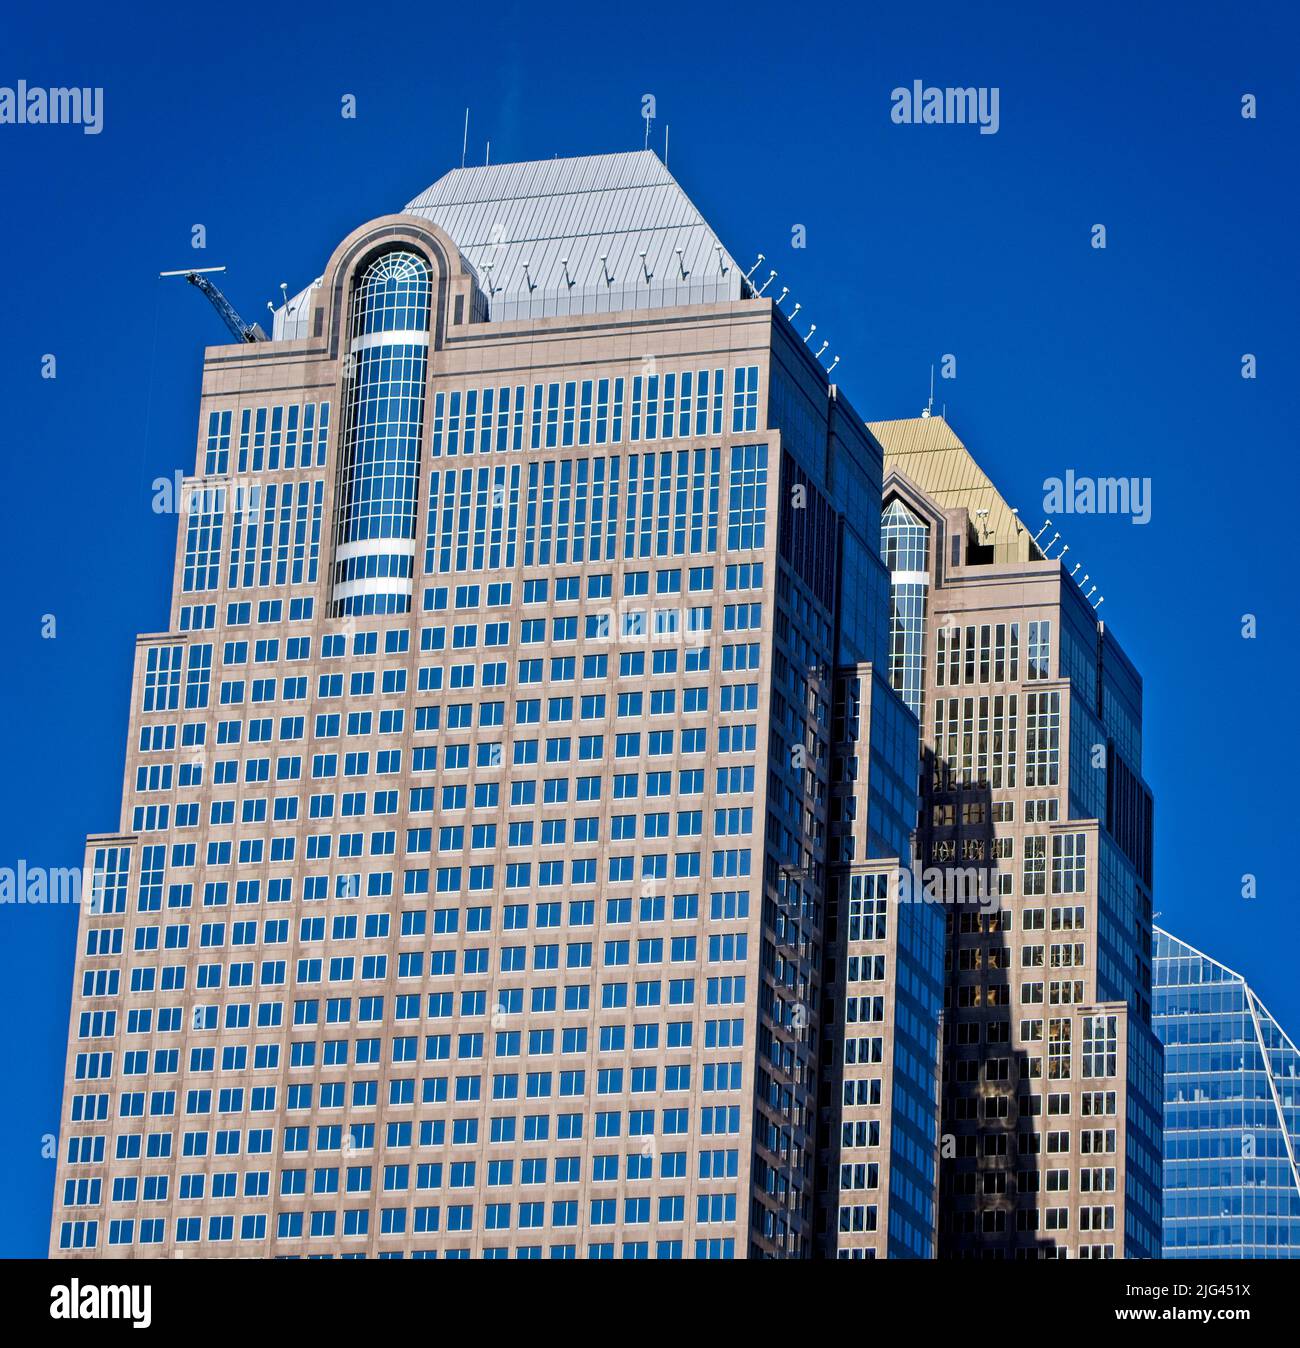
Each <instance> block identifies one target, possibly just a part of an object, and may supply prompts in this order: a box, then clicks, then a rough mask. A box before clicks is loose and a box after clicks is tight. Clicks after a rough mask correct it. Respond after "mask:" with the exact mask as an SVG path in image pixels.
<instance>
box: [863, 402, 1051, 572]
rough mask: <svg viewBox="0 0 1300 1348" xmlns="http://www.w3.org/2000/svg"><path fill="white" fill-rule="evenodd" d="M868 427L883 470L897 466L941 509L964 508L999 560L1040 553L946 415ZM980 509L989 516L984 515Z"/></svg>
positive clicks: (1033, 555) (1025, 558) (909, 418)
mask: <svg viewBox="0 0 1300 1348" xmlns="http://www.w3.org/2000/svg"><path fill="white" fill-rule="evenodd" d="M867 429H868V430H869V431H870V432H871V433H872V435H874V436H875V437H876V439H877V440H879V441H880V444H881V447H882V448H883V449H884V451H885V472H886V473H888V472H889V470H890V469H891V468H897V469H898V471H899V472H900V473H902V474H903V475H904V476H905V477H907V478H909V479H910V480H911V481H912V482H914V483H915V484H916V486H918V487H919V488H920V489H921V490H922V491H923V492H924V493H925V494H926V495H927V496H928V497H930V499H931V500H932V501H933V502H934V503H935V505H937V506H938V507H939V508H940V509H941V510H956V509H958V508H960V507H962V506H964V507H965V508H966V509H967V510H968V511H969V512H970V518H971V524H972V525H973V526H974V527H975V528H976V530H977V531H978V533H979V535H980V541H981V542H983V543H987V544H989V545H991V546H992V547H993V550H994V558H995V560H997V561H1020V562H1025V561H1029V560H1031V559H1036V558H1037V557H1039V556H1040V554H1039V552H1038V549H1037V548H1036V547H1034V545H1033V543H1032V541H1031V536H1030V535H1029V534H1028V533H1027V532H1026V530H1025V527H1024V524H1023V523H1021V522H1020V521H1019V520H1018V518H1017V516H1016V515H1015V514H1013V513H1012V510H1011V507H1010V506H1009V505H1008V504H1007V503H1006V501H1005V499H1004V498H1003V496H1002V494H1001V492H999V491H998V489H997V488H996V487H995V486H994V485H993V483H992V482H990V481H989V479H988V477H987V476H986V475H985V473H984V470H983V469H982V468H981V467H980V466H979V464H977V463H976V462H975V460H974V459H973V458H972V457H971V454H970V451H969V450H968V449H967V448H966V446H965V445H963V444H962V442H961V441H960V440H959V439H958V438H957V436H956V434H955V432H954V431H953V429H952V427H951V426H949V425H948V423H947V422H946V421H945V420H944V419H943V417H940V416H928V417H906V418H904V419H902V420H899V421H869V422H868V423H867ZM981 510H987V511H988V514H987V515H986V516H982V517H981V516H980V515H979V513H978V512H979V511H981Z"/></svg>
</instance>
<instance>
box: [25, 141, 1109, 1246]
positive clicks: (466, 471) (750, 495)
mask: <svg viewBox="0 0 1300 1348" xmlns="http://www.w3.org/2000/svg"><path fill="white" fill-rule="evenodd" d="M882 472H883V462H882V451H881V448H880V445H879V444H878V443H877V441H876V440H875V439H874V438H873V436H872V435H871V434H870V433H869V432H868V431H867V430H866V429H864V426H863V423H862V421H861V419H860V417H859V416H858V415H857V414H856V413H855V412H854V411H853V409H852V407H851V406H850V405H849V403H848V402H847V400H846V399H845V397H844V395H843V393H842V391H841V390H840V389H839V388H838V387H836V386H834V385H830V384H829V383H828V380H827V377H826V373H825V371H824V370H823V368H822V367H821V366H820V365H819V364H818V362H817V361H816V360H815V359H814V357H813V355H812V353H811V352H810V351H809V349H808V348H807V346H806V345H805V344H804V343H803V341H802V340H801V339H800V337H799V335H798V334H797V333H796V332H795V331H794V329H793V328H792V327H791V325H790V323H789V321H788V320H787V318H786V317H785V316H784V315H783V314H781V313H780V311H779V309H778V308H777V307H776V306H775V305H774V304H773V302H772V300H771V299H770V298H764V297H762V296H760V295H758V294H756V293H755V291H754V289H753V288H752V287H751V286H750V285H749V284H748V282H747V281H746V280H745V278H744V276H743V274H742V269H741V267H740V266H739V265H738V264H737V263H736V262H735V261H734V259H733V258H732V257H731V255H730V254H729V253H728V252H727V250H726V249H725V248H724V247H723V246H722V244H721V243H720V241H719V240H717V238H716V236H715V235H714V234H713V233H712V231H711V230H710V229H709V228H708V226H707V224H706V223H705V222H704V220H703V219H702V218H701V217H700V215H699V213H698V211H696V210H695V208H694V206H693V205H692V204H691V202H690V201H689V200H688V199H687V198H686V197H685V195H684V194H683V193H682V191H681V189H680V188H679V187H678V185H677V184H676V183H675V181H674V180H673V179H672V178H671V177H670V176H669V174H668V173H667V170H666V169H665V168H664V167H663V166H662V164H660V163H659V161H658V160H657V159H656V158H655V157H654V156H653V155H652V154H649V153H638V154H619V155H604V156H595V157H590V158H584V159H574V160H556V161H545V162H542V163H534V164H511V165H502V166H498V167H493V168H483V169H467V170H458V171H456V172H452V173H449V174H447V175H446V176H445V177H444V178H442V179H441V180H440V181H439V182H438V183H436V184H434V186H433V187H431V188H430V189H429V190H428V191H427V192H426V193H424V194H422V196H420V197H419V198H417V199H416V200H415V201H413V202H412V203H411V204H410V205H409V206H408V208H407V209H406V211H405V212H403V213H401V214H398V215H391V216H384V217H381V218H379V219H375V220H371V221H370V222H369V223H367V224H365V225H362V226H361V227H360V228H358V229H357V230H355V231H354V232H353V233H352V234H350V235H349V236H348V237H347V238H346V239H344V240H343V241H342V242H341V243H340V244H339V246H338V248H337V249H336V250H335V252H334V255H333V256H332V257H331V258H330V260H329V262H328V265H327V266H326V267H325V269H324V271H323V272H322V274H321V276H320V277H318V278H317V280H316V281H315V282H313V283H312V284H311V285H310V286H308V287H307V288H306V289H305V290H304V291H302V292H301V293H300V294H299V295H297V296H295V297H294V299H292V300H290V301H288V302H287V303H286V305H285V306H284V307H283V308H282V309H281V310H280V311H279V312H277V314H276V316H275V322H274V327H273V333H272V340H270V341H264V342H250V343H247V344H243V345H234V346H221V347H212V348H209V349H208V351H207V353H206V358H205V364H204V373H203V385H202V399H201V406H200V419H199V435H198V445H197V459H196V469H195V474H194V476H193V477H191V478H187V479H186V481H185V485H184V492H183V498H184V499H183V513H182V516H181V519H180V527H179V537H178V545H177V554H176V566H175V576H174V583H173V591H172V604H171V611H170V620H169V623H168V627H167V630H166V631H165V632H160V633H155V634H148V635H144V636H141V637H139V638H138V640H137V644H136V657H135V669H134V679H133V697H132V707H131V718H130V727H129V738H128V745H127V761H126V775H125V782H124V800H123V806H122V817H121V821H120V826H119V831H118V832H115V833H112V834H103V835H93V836H92V837H91V838H90V839H89V840H88V843H87V853H86V869H87V873H88V874H89V875H91V876H92V877H93V893H92V895H91V901H90V902H89V903H87V904H86V905H84V906H83V911H82V918H81V925H80V931H79V935H78V951H77V964H76V984H75V996H74V1004H73V1008H72V1020H71V1026H70V1037H69V1049H68V1061H67V1076H66V1085H65V1103H64V1114H63V1119H62V1131H61V1142H60V1160H59V1171H58V1179H57V1188H56V1193H55V1210H54V1216H53V1225H52V1232H51V1250H52V1252H53V1253H55V1254H58V1255H65V1256H74V1255H87V1256H89V1255H105V1254H119V1255H136V1256H171V1255H174V1254H176V1253H179V1252H184V1251H192V1252H193V1253H195V1254H197V1255H201V1256H222V1255H231V1256H254V1257H266V1256H305V1255H309V1254H331V1255H368V1256H379V1257H385V1256H387V1257H393V1256H399V1255H405V1256H421V1257H431V1256H440V1257H441V1256H445V1257H471V1256H473V1257H480V1256H482V1257H519V1258H526V1257H546V1258H569V1257H592V1258H601V1257H633V1258H637V1257H656V1258H676V1257H701V1258H729V1257H744V1256H749V1255H753V1256H759V1257H773V1256H794V1257H800V1256H811V1255H813V1254H814V1253H821V1254H836V1255H839V1254H843V1255H845V1256H846V1257H851V1256H855V1255H856V1256H863V1257H865V1256H876V1255H885V1254H893V1255H900V1256H919V1257H924V1256H927V1255H930V1254H932V1253H933V1252H934V1240H935V1185H936V1149H937V1142H938V1138H937V1125H936V1108H937V1049H938V1037H937V1036H938V1018H939V1011H940V1000H941V995H942V951H943V914H942V912H941V911H940V910H937V909H935V908H932V907H925V906H916V907H914V908H910V909H907V910H906V911H904V910H901V908H900V909H899V911H897V912H895V911H893V908H891V905H890V904H889V902H888V899H889V895H890V893H891V892H893V891H894V889H895V888H896V884H897V873H898V870H899V859H900V858H902V859H904V861H905V860H906V859H907V857H908V856H909V835H910V833H911V831H912V829H913V827H914V824H915V811H916V795H915V764H916V758H917V723H916V720H915V719H914V717H913V715H912V714H911V713H910V712H909V711H908V710H907V708H906V707H905V706H904V705H903V702H902V701H901V700H900V699H899V698H898V697H897V696H896V695H895V693H894V692H893V691H892V689H891V688H890V687H889V684H888V680H887V678H886V676H885V675H886V670H887V667H888V663H889V652H888V620H889V593H890V592H889V577H888V574H887V572H886V570H885V568H884V566H883V564H882V562H881V559H880V555H879V544H880V539H879V506H880V500H881V476H882ZM1044 584H1046V581H1044ZM1026 658H1027V659H1028V658H1029V657H1028V656H1026ZM1095 860H1096V857H1095V853H1092V852H1090V853H1089V858H1088V862H1087V865H1088V866H1089V867H1091V866H1092V865H1093V864H1094V863H1095ZM1089 874H1091V871H1089ZM1087 939H1088V940H1089V941H1091V940H1092V939H1093V934H1092V932H1091V931H1090V932H1089V935H1088V937H1087ZM1123 939H1124V940H1128V939H1129V936H1128V935H1126V936H1125V937H1124V938H1123ZM1116 940H1117V941H1118V940H1120V938H1118V937H1117V938H1116ZM1121 944H1122V942H1121ZM1119 953H1122V954H1124V955H1125V956H1126V955H1127V953H1128V948H1127V946H1126V945H1124V946H1123V950H1122V952H1119ZM900 971H901V972H900ZM1089 976H1090V977H1091V975H1089ZM1116 977H1117V978H1118V977H1119V975H1116ZM1102 991H1104V992H1105V994H1106V997H1107V998H1109V999H1112V1000H1114V999H1116V998H1117V996H1118V992H1119V991H1120V988H1119V985H1118V984H1117V983H1115V982H1114V980H1112V981H1111V982H1108V983H1106V984H1105V986H1104V989H1099V990H1098V991H1096V992H1095V993H1094V991H1093V988H1092V984H1091V982H1090V983H1089V995H1090V997H1092V996H1094V995H1095V996H1096V997H1098V998H1100V997H1101V993H1102ZM1074 1009H1077V1008H1074ZM1113 1024H1114V1026H1115V1027H1116V1028H1115V1031H1114V1034H1113V1035H1112V1036H1111V1039H1110V1040H1108V1041H1107V1043H1108V1044H1109V1047H1110V1049H1111V1051H1112V1052H1114V1051H1118V1052H1119V1053H1120V1054H1121V1055H1123V1054H1124V1052H1125V1045H1126V1044H1127V1043H1129V1042H1130V1040H1129V1039H1128V1038H1126V1033H1127V1032H1126V1025H1127V1017H1126V1016H1125V1014H1124V1010H1123V1008H1122V1007H1120V1006H1118V1005H1116V1007H1115V1008H1114V1010H1113ZM1097 1051H1101V1050H1100V1048H1099V1049H1098V1050H1097ZM1099 1122H1100V1121H1099ZM1106 1124H1107V1126H1110V1127H1116V1126H1117V1127H1120V1128H1121V1129H1122V1127H1123V1120H1122V1119H1121V1120H1120V1121H1119V1123H1118V1124H1116V1122H1115V1121H1114V1120H1111V1119H1108V1120H1106ZM819 1138H820V1140H821V1143H822V1148H823V1149H822V1152H821V1154H820V1156H815V1148H816V1145H817V1142H818V1139H819ZM1129 1170H1130V1172H1131V1171H1132V1166H1131V1165H1130V1167H1129ZM1112 1238H1113V1237H1109V1236H1108V1237H1107V1239H1112Z"/></svg>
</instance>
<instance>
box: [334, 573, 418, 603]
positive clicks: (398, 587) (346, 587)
mask: <svg viewBox="0 0 1300 1348" xmlns="http://www.w3.org/2000/svg"><path fill="white" fill-rule="evenodd" d="M414 590H415V582H414V580H413V579H412V578H411V577H410V576H365V577H363V578H362V579H361V580H345V581H342V582H341V583H340V584H338V585H336V586H335V587H334V598H335V599H336V600H338V599H351V598H352V597H353V595H358V594H407V595H409V594H413V593H414Z"/></svg>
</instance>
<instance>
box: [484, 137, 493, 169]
mask: <svg viewBox="0 0 1300 1348" xmlns="http://www.w3.org/2000/svg"><path fill="white" fill-rule="evenodd" d="M491 162H492V142H491V141H488V143H487V149H486V150H485V151H484V152H483V167H484V168H487V166H488V165H489V164H490V163H491Z"/></svg>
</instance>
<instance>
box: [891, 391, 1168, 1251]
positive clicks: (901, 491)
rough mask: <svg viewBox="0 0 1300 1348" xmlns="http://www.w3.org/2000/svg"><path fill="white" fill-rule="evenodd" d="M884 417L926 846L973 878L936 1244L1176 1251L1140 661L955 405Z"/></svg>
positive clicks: (898, 661) (954, 930)
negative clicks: (999, 476)
mask: <svg viewBox="0 0 1300 1348" xmlns="http://www.w3.org/2000/svg"><path fill="white" fill-rule="evenodd" d="M870 430H871V431H872V433H873V435H874V436H875V437H876V438H877V439H878V440H879V441H880V443H881V444H882V445H883V446H884V449H885V468H886V472H885V480H884V530H883V538H882V552H883V555H884V558H885V560H886V563H887V564H888V566H889V568H890V571H891V575H892V581H893V625H892V633H891V650H890V675H891V679H892V681H893V685H894V687H895V688H897V689H898V690H899V691H900V693H901V694H902V695H903V697H904V699H905V700H906V702H907V704H908V706H909V707H910V708H911V710H912V711H913V712H914V713H915V714H916V716H917V717H918V719H919V720H920V722H921V726H922V741H923V755H922V771H921V814H920V820H919V826H918V830H917V839H916V843H917V852H918V861H919V864H920V865H921V866H922V867H923V868H927V869H928V868H934V869H935V870H936V871H937V872H938V874H939V876H940V880H939V881H936V882H935V887H936V888H937V886H938V884H942V885H943V886H944V888H945V891H946V894H947V896H948V897H949V898H951V899H955V900H957V901H956V902H950V903H949V904H947V905H946V907H947V921H948V939H947V983H946V989H945V995H944V1030H943V1066H942V1078H943V1109H942V1134H943V1148H942V1153H941V1162H940V1198H939V1203H940V1217H939V1238H938V1239H939V1254H940V1256H941V1257H971V1256H973V1257H1002V1258H1006V1257H1018V1258H1036V1257H1054V1258H1059V1257H1070V1258H1075V1257H1080V1258H1112V1257H1113V1258H1123V1257H1139V1258H1141V1257H1155V1256H1157V1255H1158V1254H1159V1243H1160V1213H1161V1197H1160V1125H1159V1102H1160V1046H1159V1044H1158V1043H1157V1041H1156V1039H1155V1037H1154V1035H1153V1033H1152V1030H1151V884H1152V874H1151V862H1152V852H1151V846H1152V799H1151V794H1150V792H1149V791H1148V789H1147V787H1146V785H1145V783H1144V781H1143V779H1142V775H1141V774H1142V684H1141V680H1140V678H1139V676H1138V674H1137V672H1136V670H1135V669H1134V668H1133V666H1132V665H1131V663H1130V662H1129V660H1128V659H1127V658H1126V657H1125V655H1124V653H1123V651H1122V650H1121V649H1120V647H1119V644H1118V643H1117V642H1116V640H1115V638H1114V636H1113V635H1112V634H1111V632H1110V631H1109V630H1108V628H1107V627H1106V626H1105V624H1103V623H1101V622H1099V621H1098V618H1097V615H1096V613H1095V611H1094V609H1093V607H1092V603H1091V602H1090V600H1089V599H1088V598H1087V597H1086V596H1085V593H1084V591H1083V590H1081V588H1080V587H1079V585H1077V584H1076V583H1075V582H1074V581H1073V580H1072V579H1071V577H1070V575H1069V574H1067V572H1066V570H1065V569H1064V568H1063V567H1062V565H1061V564H1060V561H1059V558H1051V559H1050V560H1049V559H1048V558H1046V557H1045V556H1044V553H1043V552H1042V551H1040V549H1039V548H1038V546H1037V545H1036V544H1035V543H1034V541H1033V540H1032V539H1031V538H1030V536H1029V534H1028V533H1027V532H1026V531H1025V529H1024V527H1023V526H1022V525H1021V523H1020V521H1019V519H1018V517H1017V515H1016V514H1015V512H1014V511H1012V510H1011V509H1010V508H1009V507H1008V505H1007V504H1006V502H1005V501H1004V500H1003V498H1002V497H1001V495H1000V494H999V493H998V492H997V490H996V488H995V487H994V486H993V484H992V483H991V482H990V481H989V479H988V478H987V477H986V476H985V474H984V473H983V472H982V470H981V469H980V468H979V466H978V465H977V464H976V463H975V461H974V459H973V458H972V457H971V455H970V454H969V453H968V452H967V450H966V448H965V446H963V445H962V443H961V441H960V440H959V439H958V438H957V436H956V435H955V434H954V433H953V431H952V430H951V428H950V427H949V426H948V425H947V423H946V421H944V419H943V418H941V417H935V416H924V417H920V418H916V419H911V420H903V421H889V422H879V423H872V424H871V426H870ZM1050 550H1051V549H1050V547H1049V549H1048V551H1050ZM963 894H968V895H976V894H980V895H982V897H980V898H978V899H974V900H973V901H967V902H965V903H962V902H960V899H961V896H962V895H963Z"/></svg>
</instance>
